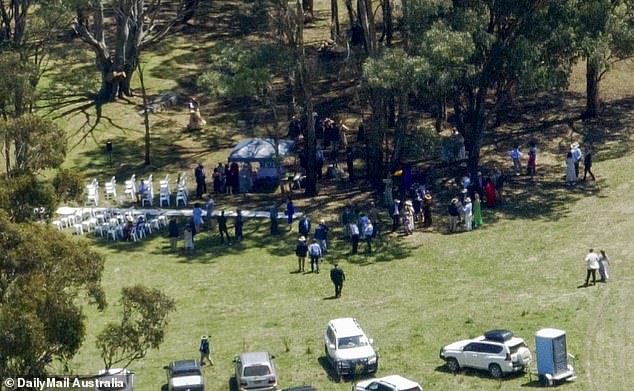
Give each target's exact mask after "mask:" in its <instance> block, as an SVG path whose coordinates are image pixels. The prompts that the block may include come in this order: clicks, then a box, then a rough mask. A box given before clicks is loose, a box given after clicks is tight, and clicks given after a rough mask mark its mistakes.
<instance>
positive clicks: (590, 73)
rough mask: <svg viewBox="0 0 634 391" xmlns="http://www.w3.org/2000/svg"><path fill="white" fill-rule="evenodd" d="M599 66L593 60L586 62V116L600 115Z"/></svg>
mask: <svg viewBox="0 0 634 391" xmlns="http://www.w3.org/2000/svg"><path fill="white" fill-rule="evenodd" d="M599 82H600V79H599V67H598V66H597V65H596V64H593V63H592V61H588V62H587V63H586V111H585V112H584V113H583V116H584V117H585V118H596V117H598V116H599V110H600V106H601V102H600V100H599Z"/></svg>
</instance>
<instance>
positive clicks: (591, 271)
mask: <svg viewBox="0 0 634 391" xmlns="http://www.w3.org/2000/svg"><path fill="white" fill-rule="evenodd" d="M586 268H587V273H586V283H585V284H584V286H588V282H590V276H592V285H595V284H596V283H597V270H599V255H597V253H595V252H594V250H593V249H590V251H589V252H588V255H586Z"/></svg>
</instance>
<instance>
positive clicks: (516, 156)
mask: <svg viewBox="0 0 634 391" xmlns="http://www.w3.org/2000/svg"><path fill="white" fill-rule="evenodd" d="M521 159H522V152H521V151H520V146H519V145H517V144H516V145H515V146H514V147H513V150H512V151H511V160H513V170H514V171H515V175H520V172H522V160H521Z"/></svg>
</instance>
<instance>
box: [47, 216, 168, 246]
mask: <svg viewBox="0 0 634 391" xmlns="http://www.w3.org/2000/svg"><path fill="white" fill-rule="evenodd" d="M128 216H130V217H132V218H133V221H134V223H133V224H134V229H133V232H131V233H130V235H131V238H132V239H133V240H134V241H136V240H138V239H140V238H143V237H145V236H146V234H152V232H153V231H154V230H156V231H159V230H161V229H162V228H164V227H167V217H166V216H164V215H159V216H152V218H149V217H150V216H148V215H146V214H145V213H140V212H137V211H135V210H134V209H130V210H128V211H126V212H125V213H121V212H120V211H117V210H115V209H106V210H101V211H96V210H95V209H93V208H81V209H78V210H77V211H76V212H75V213H74V214H71V215H67V216H64V217H62V218H60V219H59V220H54V221H53V222H52V224H53V226H55V227H56V228H57V229H58V230H60V231H61V230H63V229H71V230H72V231H73V232H74V233H75V234H77V235H84V234H85V233H88V232H91V231H95V235H99V236H100V237H104V236H106V237H107V238H112V239H113V240H118V239H121V238H123V229H124V227H125V225H126V223H127V221H128ZM138 216H143V217H144V221H145V222H144V223H142V224H139V227H142V228H143V229H142V230H137V229H136V227H137V223H136V222H137V219H138Z"/></svg>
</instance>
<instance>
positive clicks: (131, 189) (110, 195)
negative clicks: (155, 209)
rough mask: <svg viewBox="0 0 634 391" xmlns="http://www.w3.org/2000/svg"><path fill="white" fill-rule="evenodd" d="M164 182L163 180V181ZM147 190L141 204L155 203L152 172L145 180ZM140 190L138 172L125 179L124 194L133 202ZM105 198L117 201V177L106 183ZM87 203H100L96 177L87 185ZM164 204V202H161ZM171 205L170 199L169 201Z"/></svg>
mask: <svg viewBox="0 0 634 391" xmlns="http://www.w3.org/2000/svg"><path fill="white" fill-rule="evenodd" d="M165 181H169V179H168V176H167V175H166V176H165ZM161 182H163V181H161ZM144 185H145V191H144V193H143V195H142V197H141V205H142V206H145V204H146V203H148V204H150V206H152V205H153V200H154V184H153V175H152V174H150V176H148V178H147V179H146V180H145V181H144ZM138 192H139V186H137V180H136V174H132V176H131V177H130V179H127V180H126V181H125V187H124V190H123V194H124V196H125V198H126V199H129V200H130V201H132V202H135V201H136V197H137V193H138ZM105 199H112V200H115V201H117V200H118V198H117V178H116V177H114V176H113V177H112V178H111V179H110V181H108V182H106V184H105ZM86 204H87V205H95V206H97V205H99V182H98V181H97V180H96V179H92V180H91V181H90V183H89V184H88V185H86ZM161 205H162V202H161ZM168 206H169V201H168Z"/></svg>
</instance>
